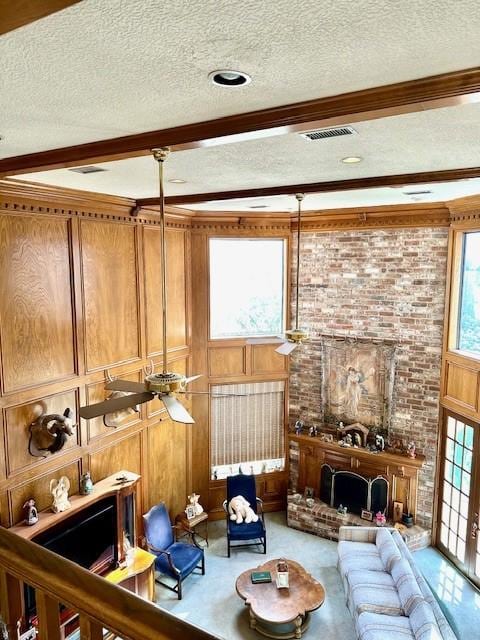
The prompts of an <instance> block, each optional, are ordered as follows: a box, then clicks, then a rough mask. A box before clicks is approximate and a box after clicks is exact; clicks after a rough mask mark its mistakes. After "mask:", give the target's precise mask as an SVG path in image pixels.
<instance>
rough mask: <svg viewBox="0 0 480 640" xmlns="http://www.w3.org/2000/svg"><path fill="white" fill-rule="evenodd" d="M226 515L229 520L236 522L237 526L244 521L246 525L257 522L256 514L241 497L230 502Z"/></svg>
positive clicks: (236, 497)
mask: <svg viewBox="0 0 480 640" xmlns="http://www.w3.org/2000/svg"><path fill="white" fill-rule="evenodd" d="M228 513H229V514H230V520H236V521H237V524H241V523H242V522H243V521H244V520H245V523H246V524H248V523H249V522H257V520H258V516H257V514H256V513H255V511H254V510H253V509H252V508H251V506H250V503H249V502H248V501H247V500H245V498H244V497H243V496H235V497H234V498H232V499H231V500H230V502H229V505H228Z"/></svg>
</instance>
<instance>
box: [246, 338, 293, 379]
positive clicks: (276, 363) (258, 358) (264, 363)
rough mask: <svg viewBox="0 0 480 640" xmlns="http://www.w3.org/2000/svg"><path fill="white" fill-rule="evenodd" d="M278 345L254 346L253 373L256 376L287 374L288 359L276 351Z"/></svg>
mask: <svg viewBox="0 0 480 640" xmlns="http://www.w3.org/2000/svg"><path fill="white" fill-rule="evenodd" d="M277 346H278V345H269V344H265V345H254V346H252V373H253V374H254V375H261V374H269V373H285V372H286V371H287V367H288V358H286V357H285V356H282V355H280V354H279V353H277V352H276V351H275V349H276V348H277Z"/></svg>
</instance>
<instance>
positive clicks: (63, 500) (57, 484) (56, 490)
mask: <svg viewBox="0 0 480 640" xmlns="http://www.w3.org/2000/svg"><path fill="white" fill-rule="evenodd" d="M69 489H70V480H69V479H68V478H67V476H62V477H61V478H60V480H57V479H56V478H52V479H51V480H50V493H51V494H52V496H53V503H52V511H53V513H61V512H62V511H66V509H70V507H71V506H72V505H71V504H70V501H69V499H68V491H69Z"/></svg>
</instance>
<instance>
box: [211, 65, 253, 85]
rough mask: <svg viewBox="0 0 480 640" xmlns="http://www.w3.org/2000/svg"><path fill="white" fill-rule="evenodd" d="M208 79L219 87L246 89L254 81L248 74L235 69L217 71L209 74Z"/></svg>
mask: <svg viewBox="0 0 480 640" xmlns="http://www.w3.org/2000/svg"><path fill="white" fill-rule="evenodd" d="M208 77H209V79H210V82H211V83H212V84H214V85H216V86H218V87H244V86H245V85H247V84H250V82H251V81H252V78H251V77H250V76H249V75H248V73H244V72H243V71H235V70H233V69H217V70H216V71H212V72H211V73H209V74H208Z"/></svg>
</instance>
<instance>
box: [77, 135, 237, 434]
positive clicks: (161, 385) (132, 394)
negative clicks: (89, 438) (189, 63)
mask: <svg viewBox="0 0 480 640" xmlns="http://www.w3.org/2000/svg"><path fill="white" fill-rule="evenodd" d="M169 152H170V149H169V148H168V147H164V148H160V149H153V150H152V153H153V157H154V158H155V160H156V161H157V162H158V171H159V185H160V245H161V280H162V285H161V290H162V325H163V371H162V372H159V373H153V371H152V372H151V373H150V374H149V375H147V376H146V377H145V380H144V382H132V381H131V380H111V381H110V382H108V383H107V384H106V385H105V389H109V390H112V391H119V392H126V393H125V395H120V396H117V397H115V398H111V399H108V400H105V401H103V402H98V403H96V404H91V405H87V406H84V407H81V408H80V411H79V413H80V416H81V417H82V418H85V420H90V419H92V418H97V417H98V416H105V415H106V414H111V413H114V412H116V411H121V410H122V409H129V408H132V407H135V406H136V405H138V404H142V403H144V402H148V401H149V400H153V399H154V398H155V397H158V398H159V399H160V400H161V401H162V402H163V404H164V406H165V409H166V410H167V413H168V415H169V416H170V418H171V419H172V420H173V421H174V422H182V423H184V424H193V423H194V422H195V420H194V419H193V418H192V416H191V415H190V414H189V413H188V411H187V410H186V409H185V407H184V406H183V404H182V403H181V402H179V400H178V399H177V397H176V396H177V395H180V394H183V395H187V394H188V395H190V394H206V395H209V393H210V392H209V391H188V390H187V389H186V386H187V385H188V384H189V383H190V382H193V381H194V380H196V379H197V378H200V377H201V376H200V375H197V376H191V377H189V378H187V377H186V376H184V375H182V374H180V373H173V372H171V371H167V258H166V240H165V199H164V185H163V163H164V162H165V160H166V158H167V157H168V154H169ZM218 395H222V396H225V395H230V394H218ZM231 395H245V394H231ZM215 397H218V396H217V394H215Z"/></svg>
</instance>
